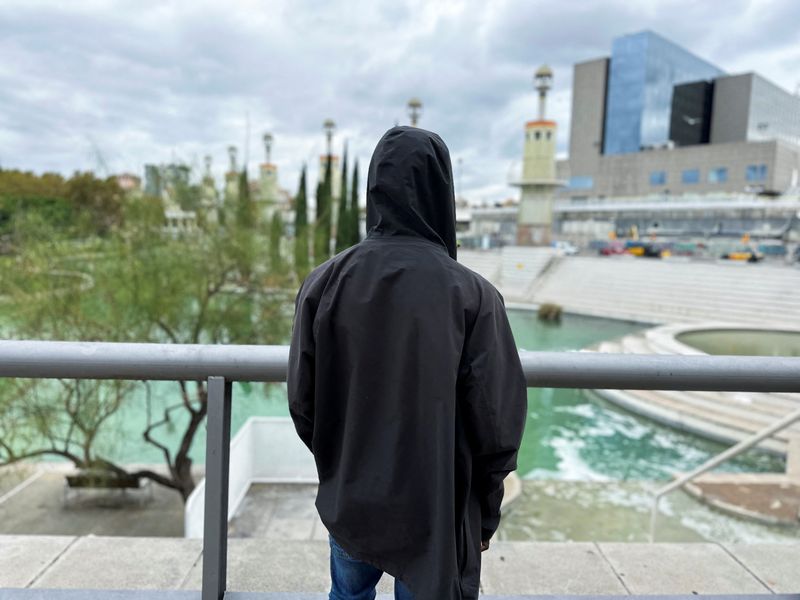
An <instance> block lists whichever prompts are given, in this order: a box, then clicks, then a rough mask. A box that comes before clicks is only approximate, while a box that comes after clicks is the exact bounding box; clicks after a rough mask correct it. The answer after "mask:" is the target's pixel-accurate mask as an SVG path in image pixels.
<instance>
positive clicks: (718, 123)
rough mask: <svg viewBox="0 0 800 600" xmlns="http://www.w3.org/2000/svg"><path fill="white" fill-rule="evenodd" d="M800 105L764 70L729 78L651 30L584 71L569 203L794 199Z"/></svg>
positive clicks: (576, 92) (568, 170)
mask: <svg viewBox="0 0 800 600" xmlns="http://www.w3.org/2000/svg"><path fill="white" fill-rule="evenodd" d="M798 172H800V98H798V97H797V96H794V95H792V94H790V93H789V92H786V91H784V90H782V89H781V88H779V87H778V86H776V85H774V84H772V83H770V82H769V81H767V80H766V79H764V78H763V77H761V76H759V75H756V74H755V73H746V74H742V75H726V74H725V73H723V72H722V71H721V70H720V69H719V68H717V67H715V66H714V65H711V64H709V63H708V62H706V61H704V60H702V59H701V58H699V57H696V56H694V55H693V54H691V53H690V52H689V51H687V50H685V49H683V48H680V47H679V46H677V45H675V44H673V43H672V42H670V41H668V40H665V39H664V38H662V37H661V36H659V35H657V34H655V33H653V32H650V31H645V32H641V33H636V34H631V35H626V36H622V37H620V38H618V39H616V40H614V42H613V45H612V53H611V57H610V58H600V59H595V60H591V61H588V62H583V63H579V64H577V65H575V68H574V79H573V104H572V122H571V131H570V143H569V160H568V161H562V162H561V163H560V164H559V165H558V174H559V176H562V177H564V178H566V179H567V180H568V181H569V184H568V186H567V187H566V188H563V189H561V190H560V191H559V193H558V195H559V197H561V198H573V199H579V200H580V199H588V198H608V197H613V198H620V197H642V196H648V195H654V194H655V195H660V196H664V195H682V194H698V193H720V192H731V193H742V192H753V193H768V194H772V195H780V194H785V193H791V192H792V190H793V189H794V188H796V187H797V186H798Z"/></svg>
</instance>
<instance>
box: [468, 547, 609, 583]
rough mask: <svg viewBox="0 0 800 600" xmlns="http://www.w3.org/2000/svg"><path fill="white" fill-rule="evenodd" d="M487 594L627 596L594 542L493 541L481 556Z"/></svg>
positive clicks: (482, 573)
mask: <svg viewBox="0 0 800 600" xmlns="http://www.w3.org/2000/svg"><path fill="white" fill-rule="evenodd" d="M481 563H482V564H481V589H482V591H483V592H484V593H486V594H559V595H563V594H624V593H625V588H624V587H623V586H622V584H621V583H620V582H619V579H618V578H617V576H616V575H615V574H614V571H613V570H612V569H611V567H610V566H609V565H608V563H607V562H606V560H605V559H604V558H603V556H602V555H601V554H600V552H599V551H598V549H597V547H596V546H595V544H593V543H583V542H580V543H572V542H540V543H537V542H493V543H492V544H491V546H490V547H489V550H487V551H486V552H484V553H483V555H482V556H481Z"/></svg>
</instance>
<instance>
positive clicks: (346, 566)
mask: <svg viewBox="0 0 800 600" xmlns="http://www.w3.org/2000/svg"><path fill="white" fill-rule="evenodd" d="M328 539H329V540H330V544H331V593H330V594H329V595H328V598H329V599H330V600H373V599H374V598H375V586H376V585H377V584H378V580H379V579H380V578H381V575H383V571H381V570H380V569H377V568H375V567H373V566H372V565H368V564H367V563H365V562H361V561H360V560H356V559H355V558H353V557H352V556H350V555H349V554H348V553H347V552H345V551H344V549H343V548H342V547H341V546H340V545H339V544H337V543H336V540H334V539H333V536H332V535H330V534H328ZM394 597H395V600H414V596H412V595H411V592H410V591H409V589H408V588H407V587H406V586H405V585H403V582H402V581H400V580H398V579H395V580H394Z"/></svg>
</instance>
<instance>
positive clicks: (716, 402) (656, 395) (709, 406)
mask: <svg viewBox="0 0 800 600" xmlns="http://www.w3.org/2000/svg"><path fill="white" fill-rule="evenodd" d="M713 325H714V324H712V326H713ZM716 326H723V324H716ZM705 327H706V325H704V328H705ZM688 329H691V326H688V327H687V326H679V325H673V326H663V327H656V328H653V329H649V330H646V331H644V332H640V333H634V334H630V335H626V336H624V337H622V338H620V339H618V340H614V341H606V342H601V343H600V344H598V345H596V346H595V347H594V348H593V349H594V350H597V351H599V352H611V353H622V354H703V353H702V352H700V351H699V350H697V349H695V348H692V347H690V346H687V345H685V344H682V343H681V342H680V341H678V340H677V339H675V334H676V333H679V332H680V331H686V330H688ZM596 393H598V394H599V395H600V396H602V397H603V398H605V399H606V400H608V401H610V402H612V403H614V404H616V405H618V406H621V407H622V408H625V409H627V410H630V411H631V412H635V413H637V414H640V415H642V416H645V417H648V418H650V419H653V420H655V421H658V422H660V423H663V424H665V425H669V426H671V427H675V428H677V429H681V430H684V431H687V432H690V433H693V434H695V435H700V436H702V437H706V438H709V439H712V440H715V441H719V442H722V443H725V444H734V443H737V442H739V441H741V440H743V439H745V438H746V437H749V436H750V435H752V434H753V433H755V432H757V431H759V430H761V429H763V428H764V427H766V426H768V425H770V424H771V423H774V422H775V421H777V420H778V419H780V418H782V417H783V416H785V415H787V414H788V413H790V412H792V411H793V410H796V409H797V408H798V407H800V394H780V393H753V392H747V393H741V392H686V391H653V390H596ZM793 438H800V423H796V424H794V425H793V426H791V427H788V428H787V429H784V430H783V431H781V432H778V433H777V434H775V436H773V437H772V438H770V439H767V440H765V441H764V442H762V443H761V444H760V447H761V448H762V449H764V450H767V451H770V452H772V453H775V454H780V455H785V454H786V452H787V448H788V444H789V442H790V440H791V439H793Z"/></svg>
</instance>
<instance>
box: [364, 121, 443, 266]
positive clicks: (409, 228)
mask: <svg viewBox="0 0 800 600" xmlns="http://www.w3.org/2000/svg"><path fill="white" fill-rule="evenodd" d="M370 234H373V235H386V236H388V235H413V236H417V237H423V238H425V239H428V240H431V241H433V242H436V243H437V244H441V245H442V246H444V247H445V249H446V250H447V253H448V254H449V255H450V257H451V258H452V259H453V260H456V203H455V190H454V187H453V168H452V165H451V163H450V151H449V150H448V149H447V146H446V145H445V143H444V142H443V141H442V138H440V137H439V136H438V135H436V134H435V133H433V132H431V131H426V130H424V129H419V128H418V127H393V128H391V129H390V130H389V131H387V132H386V133H385V134H384V135H383V137H382V138H381V139H380V141H379V142H378V145H377V146H376V147H375V152H374V153H373V154H372V160H371V161H370V163H369V173H368V175H367V235H370Z"/></svg>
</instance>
